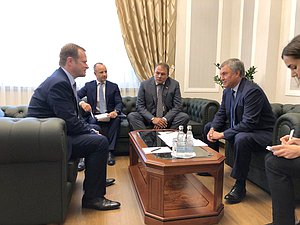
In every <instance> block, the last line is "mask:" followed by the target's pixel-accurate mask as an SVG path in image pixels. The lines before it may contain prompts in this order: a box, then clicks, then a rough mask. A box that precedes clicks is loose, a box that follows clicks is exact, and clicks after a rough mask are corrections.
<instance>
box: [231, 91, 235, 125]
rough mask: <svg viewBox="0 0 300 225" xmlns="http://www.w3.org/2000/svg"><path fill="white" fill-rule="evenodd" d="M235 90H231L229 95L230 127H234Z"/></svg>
mask: <svg viewBox="0 0 300 225" xmlns="http://www.w3.org/2000/svg"><path fill="white" fill-rule="evenodd" d="M234 93H235V91H234V90H231V96H230V127H231V128H233V127H234V119H235V116H234V105H235V95H234Z"/></svg>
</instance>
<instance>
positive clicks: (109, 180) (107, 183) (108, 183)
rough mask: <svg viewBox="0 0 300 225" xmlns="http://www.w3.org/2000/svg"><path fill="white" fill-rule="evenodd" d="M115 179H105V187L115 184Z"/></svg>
mask: <svg viewBox="0 0 300 225" xmlns="http://www.w3.org/2000/svg"><path fill="white" fill-rule="evenodd" d="M115 181H116V180H115V179H114V178H107V179H106V187H108V186H111V185H113V184H114V183H115Z"/></svg>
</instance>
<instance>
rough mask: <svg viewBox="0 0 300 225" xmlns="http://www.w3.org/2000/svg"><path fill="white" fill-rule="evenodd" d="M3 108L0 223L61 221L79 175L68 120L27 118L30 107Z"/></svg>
mask: <svg viewBox="0 0 300 225" xmlns="http://www.w3.org/2000/svg"><path fill="white" fill-rule="evenodd" d="M1 108H2V109H3V111H4V112H5V115H6V116H7V117H2V118H0V143H1V148H0V168H1V169H0V193H1V195H0V224H18V225H19V224H49V223H56V224H59V223H62V222H63V221H64V219H65V216H66V213H67V209H68V206H69V203H70V200H71V196H72V189H73V186H74V184H75V181H76V177H77V164H76V162H67V152H68V148H67V136H66V125H65V122H64V121H63V120H61V119H59V118H49V119H37V118H22V117H24V116H26V112H27V107H26V106H19V107H1ZM8 116H11V117H8ZM13 117H21V118H13Z"/></svg>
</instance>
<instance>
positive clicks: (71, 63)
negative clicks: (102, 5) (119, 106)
mask: <svg viewBox="0 0 300 225" xmlns="http://www.w3.org/2000/svg"><path fill="white" fill-rule="evenodd" d="M59 65H60V68H59V69H57V70H56V71H55V72H54V73H53V74H52V75H51V76H50V77H48V78H47V79H46V80H45V81H44V82H43V83H42V84H41V85H40V86H39V87H38V88H37V89H36V90H35V92H34V94H33V96H32V98H31V100H30V103H29V107H28V116H30V117H37V118H48V117H58V118H61V119H63V120H64V121H65V122H66V126H67V135H68V145H69V159H70V158H82V157H84V158H85V159H86V170H85V179H84V182H83V189H84V195H83V197H82V207H83V208H92V209H97V210H110V209H117V208H119V207H120V203H119V202H116V201H111V200H108V199H106V198H105V197H104V196H105V194H106V161H107V154H108V141H107V138H106V137H105V136H103V135H100V134H99V133H98V132H97V131H96V130H95V129H93V127H92V126H90V125H89V124H88V123H86V122H85V121H84V120H83V119H81V118H80V115H79V111H78V101H77V94H76V83H75V79H76V78H77V77H84V76H85V75H86V70H87V69H88V65H87V58H86V54H85V49H83V48H82V47H80V46H78V45H76V44H67V45H65V46H64V47H63V48H62V49H61V52H60V60H59Z"/></svg>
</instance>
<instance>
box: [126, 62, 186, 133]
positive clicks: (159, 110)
mask: <svg viewBox="0 0 300 225" xmlns="http://www.w3.org/2000/svg"><path fill="white" fill-rule="evenodd" d="M136 107H137V109H136V112H131V113H130V114H129V115H128V116H127V119H128V121H129V124H130V128H131V129H132V130H145V129H147V128H154V129H165V128H171V129H177V128H178V127H179V126H180V125H183V126H186V124H187V123H188V121H189V116H188V115H187V114H186V113H184V112H182V107H181V94H180V87H179V83H178V81H176V80H174V79H172V78H170V77H169V65H168V64H166V63H159V64H157V65H156V66H155V70H154V76H153V77H151V78H150V79H148V80H145V81H143V82H142V83H141V85H140V88H139V92H138V96H137V105H136Z"/></svg>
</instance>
